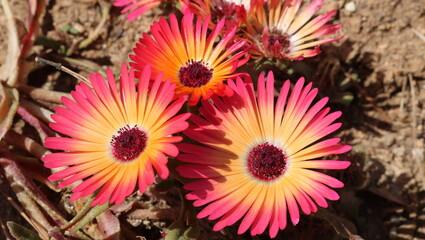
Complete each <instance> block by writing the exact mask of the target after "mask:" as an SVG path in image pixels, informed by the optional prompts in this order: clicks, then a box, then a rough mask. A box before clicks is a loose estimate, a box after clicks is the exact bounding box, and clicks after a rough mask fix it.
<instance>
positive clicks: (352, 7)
mask: <svg viewBox="0 0 425 240" xmlns="http://www.w3.org/2000/svg"><path fill="white" fill-rule="evenodd" d="M344 9H345V11H347V12H355V11H356V4H355V3H354V2H353V1H351V2H348V3H346V4H345V5H344Z"/></svg>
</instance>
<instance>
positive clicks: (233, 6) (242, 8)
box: [184, 0, 251, 31]
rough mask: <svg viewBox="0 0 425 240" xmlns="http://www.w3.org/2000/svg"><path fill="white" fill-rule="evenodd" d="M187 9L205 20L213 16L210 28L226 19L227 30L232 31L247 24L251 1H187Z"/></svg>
mask: <svg viewBox="0 0 425 240" xmlns="http://www.w3.org/2000/svg"><path fill="white" fill-rule="evenodd" d="M184 2H185V4H186V5H187V8H188V9H190V11H192V12H193V13H194V14H196V15H197V16H200V17H202V18H205V17H207V16H211V21H210V28H213V27H214V26H215V25H216V24H217V23H218V22H220V21H221V19H223V18H224V19H225V20H226V21H225V28H224V31H225V30H231V29H233V28H234V27H235V26H239V25H241V24H243V23H245V22H246V20H247V14H246V13H247V11H248V10H249V9H250V5H251V1H249V0H191V1H189V0H187V1H184Z"/></svg>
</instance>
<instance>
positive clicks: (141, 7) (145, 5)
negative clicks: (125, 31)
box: [114, 0, 162, 21]
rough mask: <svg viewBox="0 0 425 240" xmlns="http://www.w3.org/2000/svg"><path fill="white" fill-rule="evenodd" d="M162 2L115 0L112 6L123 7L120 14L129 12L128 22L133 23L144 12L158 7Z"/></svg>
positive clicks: (152, 0)
mask: <svg viewBox="0 0 425 240" xmlns="http://www.w3.org/2000/svg"><path fill="white" fill-rule="evenodd" d="M161 1H162V0H115V1H114V6H117V7H124V6H126V7H125V8H124V9H123V10H121V13H126V12H130V13H129V14H128V15H127V20H128V21H133V20H135V19H136V18H138V17H139V16H140V15H142V14H143V13H145V12H146V11H149V10H151V9H152V8H154V7H156V6H158V5H159V4H160V3H161Z"/></svg>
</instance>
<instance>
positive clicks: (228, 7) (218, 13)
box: [211, 1, 238, 23]
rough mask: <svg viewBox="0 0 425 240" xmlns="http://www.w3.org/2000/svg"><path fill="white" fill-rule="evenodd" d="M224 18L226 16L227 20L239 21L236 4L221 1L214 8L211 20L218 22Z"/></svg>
mask: <svg viewBox="0 0 425 240" xmlns="http://www.w3.org/2000/svg"><path fill="white" fill-rule="evenodd" d="M223 18H225V19H226V20H227V21H235V22H237V20H238V14H237V12H236V4H234V3H229V2H226V1H220V2H219V3H218V4H217V5H215V6H214V7H213V8H212V10H211V21H212V22H213V23H218V22H220V20H221V19H223Z"/></svg>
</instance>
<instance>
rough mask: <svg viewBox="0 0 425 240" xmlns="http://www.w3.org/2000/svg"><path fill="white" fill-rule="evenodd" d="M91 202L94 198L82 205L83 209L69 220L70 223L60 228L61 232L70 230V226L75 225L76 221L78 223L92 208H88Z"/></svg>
mask: <svg viewBox="0 0 425 240" xmlns="http://www.w3.org/2000/svg"><path fill="white" fill-rule="evenodd" d="M93 200H94V198H90V199H89V200H88V201H87V202H86V205H84V207H83V208H82V209H81V210H80V211H79V212H78V213H77V215H75V217H74V218H73V219H71V221H69V222H68V223H67V224H65V225H63V226H62V227H61V230H62V231H66V230H68V229H69V228H71V227H72V226H74V225H75V224H77V223H78V221H80V220H81V219H82V218H83V217H84V216H86V215H87V214H88V212H89V211H90V210H91V208H92V207H91V206H90V204H91V203H92V202H93Z"/></svg>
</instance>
